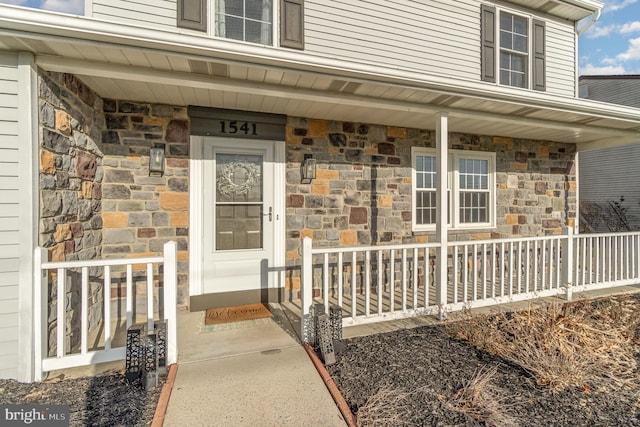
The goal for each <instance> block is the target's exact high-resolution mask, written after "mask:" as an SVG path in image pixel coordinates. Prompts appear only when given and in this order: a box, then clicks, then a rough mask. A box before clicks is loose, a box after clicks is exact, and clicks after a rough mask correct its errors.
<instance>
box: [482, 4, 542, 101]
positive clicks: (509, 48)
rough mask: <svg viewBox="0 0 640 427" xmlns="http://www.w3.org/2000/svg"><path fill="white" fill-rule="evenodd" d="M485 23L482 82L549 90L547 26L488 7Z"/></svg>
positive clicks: (484, 9)
mask: <svg viewBox="0 0 640 427" xmlns="http://www.w3.org/2000/svg"><path fill="white" fill-rule="evenodd" d="M496 13H498V15H496ZM496 17H498V19H496ZM481 23H482V30H481V31H482V54H481V68H482V70H481V73H482V80H484V81H488V82H493V83H496V82H498V83H499V84H501V85H505V86H514V87H521V88H525V89H526V88H532V89H534V90H546V75H545V74H546V63H545V62H546V58H545V56H546V52H545V31H546V28H545V23H544V22H543V21H540V20H537V19H530V18H529V17H527V16H523V15H518V14H515V13H511V12H509V11H505V10H498V11H496V8H495V7H493V6H488V5H482V10H481ZM496 35H498V37H496ZM496 70H498V72H499V74H498V73H496Z"/></svg>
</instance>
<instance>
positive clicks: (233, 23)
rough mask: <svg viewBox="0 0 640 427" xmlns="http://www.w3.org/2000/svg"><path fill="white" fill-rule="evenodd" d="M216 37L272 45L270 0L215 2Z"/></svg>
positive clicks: (271, 6) (222, 0)
mask: <svg viewBox="0 0 640 427" xmlns="http://www.w3.org/2000/svg"><path fill="white" fill-rule="evenodd" d="M215 19H216V36H218V37H224V38H227V39H233V40H241V41H246V42H251V43H258V44H264V45H271V44H273V5H272V2H271V0H216V14H215Z"/></svg>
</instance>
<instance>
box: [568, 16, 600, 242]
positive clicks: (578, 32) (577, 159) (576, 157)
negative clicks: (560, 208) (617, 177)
mask: <svg viewBox="0 0 640 427" xmlns="http://www.w3.org/2000/svg"><path fill="white" fill-rule="evenodd" d="M601 13H602V9H598V10H596V11H595V12H594V13H593V14H592V15H591V19H590V20H589V22H587V23H586V24H584V26H583V27H582V28H580V29H579V30H578V23H577V22H576V27H575V28H576V41H575V44H574V46H575V50H576V55H575V58H576V78H575V82H576V83H575V85H576V87H575V95H574V96H575V97H576V98H578V97H579V96H580V82H579V80H578V77H579V76H578V70H579V67H580V64H579V58H578V38H579V37H580V36H581V35H583V34H584V33H585V32H586V31H587V30H588V29H589V28H591V26H592V25H593V24H595V23H596V22H597V21H598V19H599V18H600V14H601ZM574 165H575V174H576V218H575V221H576V222H575V223H574V224H573V232H574V233H575V234H578V233H580V151H579V150H576V153H575V155H574Z"/></svg>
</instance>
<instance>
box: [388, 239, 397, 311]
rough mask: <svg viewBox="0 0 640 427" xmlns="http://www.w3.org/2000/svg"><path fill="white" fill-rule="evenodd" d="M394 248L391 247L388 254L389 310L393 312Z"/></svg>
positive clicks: (394, 300)
mask: <svg viewBox="0 0 640 427" xmlns="http://www.w3.org/2000/svg"><path fill="white" fill-rule="evenodd" d="M395 303H396V250H395V249H391V255H390V256H389V311H390V312H391V313H393V312H394V311H395V309H396V307H395Z"/></svg>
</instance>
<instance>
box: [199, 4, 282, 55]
mask: <svg viewBox="0 0 640 427" xmlns="http://www.w3.org/2000/svg"><path fill="white" fill-rule="evenodd" d="M218 1H219V0H209V3H208V6H209V9H208V10H209V16H210V22H212V23H213V25H210V29H209V35H210V36H211V37H216V38H219V39H221V40H229V41H233V42H237V43H247V44H250V45H253V46H278V40H279V38H278V34H279V31H278V29H279V27H280V1H279V0H272V1H271V43H270V44H263V43H256V42H250V41H246V40H237V39H232V38H230V37H226V36H219V35H217V31H218V14H217V10H218ZM246 19H247V18H246V17H245V18H243V20H246Z"/></svg>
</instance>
